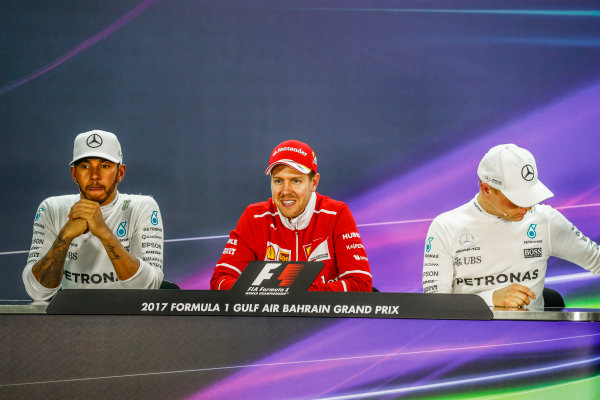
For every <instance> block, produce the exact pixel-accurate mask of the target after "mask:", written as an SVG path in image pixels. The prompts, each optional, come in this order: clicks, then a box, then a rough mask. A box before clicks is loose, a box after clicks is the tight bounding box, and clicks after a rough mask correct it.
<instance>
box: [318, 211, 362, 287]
mask: <svg viewBox="0 0 600 400" xmlns="http://www.w3.org/2000/svg"><path fill="white" fill-rule="evenodd" d="M334 238H335V239H334V248H335V258H336V261H337V269H338V280H337V281H335V282H330V283H323V282H319V281H315V282H313V284H312V285H311V286H310V288H309V290H311V291H316V290H318V291H335V292H370V291H372V290H373V286H372V281H373V277H372V276H371V268H370V267H369V259H368V258H367V252H366V251H365V246H364V245H363V243H362V240H361V238H360V234H359V233H358V228H357V227H356V222H354V217H353V216H352V213H351V212H350V208H348V206H347V205H344V207H342V209H341V210H340V213H339V216H338V218H337V220H336V225H335V228H334Z"/></svg>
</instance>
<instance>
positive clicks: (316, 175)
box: [311, 174, 321, 192]
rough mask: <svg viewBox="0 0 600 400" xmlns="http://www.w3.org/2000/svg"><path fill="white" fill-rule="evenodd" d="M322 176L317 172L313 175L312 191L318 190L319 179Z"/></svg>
mask: <svg viewBox="0 0 600 400" xmlns="http://www.w3.org/2000/svg"><path fill="white" fill-rule="evenodd" d="M320 178H321V175H319V174H315V176H313V178H312V182H311V191H312V192H316V191H317V186H319V179H320Z"/></svg>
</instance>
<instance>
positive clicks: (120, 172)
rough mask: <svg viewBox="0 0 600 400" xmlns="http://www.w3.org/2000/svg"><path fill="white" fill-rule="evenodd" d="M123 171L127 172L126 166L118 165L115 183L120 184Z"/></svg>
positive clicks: (123, 176)
mask: <svg viewBox="0 0 600 400" xmlns="http://www.w3.org/2000/svg"><path fill="white" fill-rule="evenodd" d="M125 170H127V166H126V165H125V164H121V165H119V172H118V175H117V182H121V181H122V180H123V178H125Z"/></svg>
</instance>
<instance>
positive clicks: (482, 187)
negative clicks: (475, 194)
mask: <svg viewBox="0 0 600 400" xmlns="http://www.w3.org/2000/svg"><path fill="white" fill-rule="evenodd" d="M479 191H480V192H481V194H483V195H484V196H489V195H490V194H491V192H492V187H491V186H490V185H488V184H487V183H483V182H479Z"/></svg>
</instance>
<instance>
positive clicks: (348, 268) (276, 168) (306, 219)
mask: <svg viewBox="0 0 600 400" xmlns="http://www.w3.org/2000/svg"><path fill="white" fill-rule="evenodd" d="M265 174H266V175H269V174H270V175H271V194H272V198H270V199H269V200H268V201H265V202H262V203H256V204H251V205H249V206H248V207H247V208H246V211H245V212H244V214H243V215H242V216H241V218H240V220H239V221H238V224H237V227H236V228H235V230H233V231H231V234H230V236H229V240H228V241H227V244H226V245H225V250H224V251H223V255H222V256H221V259H220V260H219V262H218V263H217V265H216V267H215V271H214V274H213V276H212V279H211V281H210V287H211V289H215V290H228V289H230V288H231V287H232V286H233V284H234V282H235V281H236V280H237V278H238V277H239V276H240V274H241V273H242V270H244V268H245V267H246V265H247V264H248V263H249V262H250V261H258V260H265V261H323V262H324V263H325V266H324V267H323V270H322V271H321V273H320V274H319V276H318V277H317V279H316V280H315V281H314V282H313V284H312V285H311V287H310V289H309V290H321V291H340V292H370V291H371V271H370V269H369V261H368V259H367V254H366V252H365V248H364V246H363V244H362V241H361V238H360V235H359V233H358V230H357V228H356V223H355V222H354V218H353V217H352V213H351V212H350V209H349V208H348V206H347V205H346V204H344V203H342V202H341V201H336V200H333V199H331V198H329V197H327V196H322V195H320V194H318V193H316V190H317V186H318V184H319V178H320V175H319V174H318V173H317V158H316V156H315V153H314V152H313V151H312V149H311V148H310V147H309V146H308V145H307V144H306V143H302V142H299V141H297V140H288V141H285V142H283V143H281V144H279V145H278V146H277V147H275V149H274V150H273V152H272V153H271V158H270V160H269V166H268V168H267V170H266V171H265Z"/></svg>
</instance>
